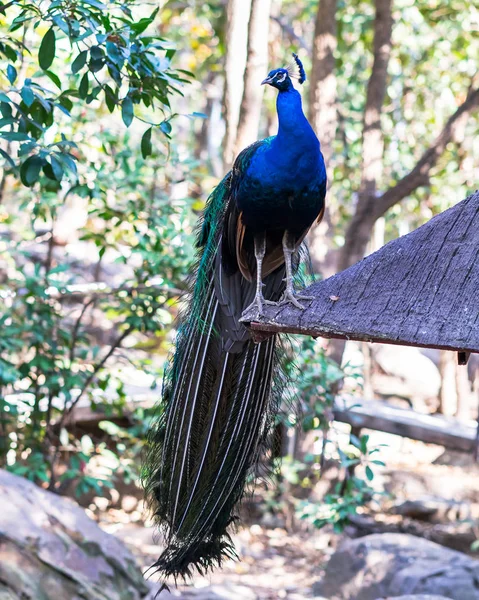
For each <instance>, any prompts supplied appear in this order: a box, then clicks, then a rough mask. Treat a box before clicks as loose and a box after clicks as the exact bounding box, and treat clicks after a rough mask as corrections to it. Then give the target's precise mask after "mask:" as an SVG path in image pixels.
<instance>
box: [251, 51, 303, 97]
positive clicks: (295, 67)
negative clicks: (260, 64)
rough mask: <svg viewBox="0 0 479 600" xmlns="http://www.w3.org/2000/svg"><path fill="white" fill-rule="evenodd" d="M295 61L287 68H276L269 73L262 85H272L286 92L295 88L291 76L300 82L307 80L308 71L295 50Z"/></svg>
mask: <svg viewBox="0 0 479 600" xmlns="http://www.w3.org/2000/svg"><path fill="white" fill-rule="evenodd" d="M293 58H294V63H293V64H291V65H289V67H287V68H282V69H274V70H273V71H270V72H269V73H268V77H266V79H263V81H262V82H261V85H265V84H266V83H267V84H268V85H271V86H272V87H274V88H276V89H277V90H279V91H280V92H286V91H287V90H290V89H292V88H293V82H292V81H291V78H294V79H297V80H298V81H299V83H304V82H305V81H306V73H305V72H304V67H303V63H302V62H301V61H300V59H299V57H298V55H297V54H294V52H293Z"/></svg>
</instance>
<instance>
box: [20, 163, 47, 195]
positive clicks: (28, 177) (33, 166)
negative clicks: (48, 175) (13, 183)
mask: <svg viewBox="0 0 479 600" xmlns="http://www.w3.org/2000/svg"><path fill="white" fill-rule="evenodd" d="M44 162H45V159H43V158H40V156H38V155H35V156H30V158H27V160H26V161H25V162H24V163H23V164H22V166H21V167H20V179H21V180H22V183H23V185H26V186H27V187H32V185H34V184H35V183H36V182H37V181H38V177H39V175H40V171H41V169H42V167H43V164H44Z"/></svg>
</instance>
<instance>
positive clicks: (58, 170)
mask: <svg viewBox="0 0 479 600" xmlns="http://www.w3.org/2000/svg"><path fill="white" fill-rule="evenodd" d="M50 162H51V165H52V171H53V174H54V175H55V179H56V180H57V181H61V180H62V178H63V167H62V165H61V163H60V161H59V160H58V158H57V157H56V156H55V155H54V154H52V155H51V156H50ZM50 272H51V271H50Z"/></svg>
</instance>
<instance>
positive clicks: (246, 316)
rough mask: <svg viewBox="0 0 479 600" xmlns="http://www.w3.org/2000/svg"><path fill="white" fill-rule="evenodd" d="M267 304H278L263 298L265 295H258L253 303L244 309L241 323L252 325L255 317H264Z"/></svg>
mask: <svg viewBox="0 0 479 600" xmlns="http://www.w3.org/2000/svg"><path fill="white" fill-rule="evenodd" d="M265 304H274V305H276V302H273V301H272V300H266V298H264V297H263V294H256V296H255V298H254V300H253V302H252V303H251V304H250V305H249V306H247V307H246V308H245V309H244V311H243V314H242V316H241V318H240V323H250V322H251V321H252V320H253V316H256V317H262V316H263V308H264V305H265ZM252 311H254V315H253V314H252Z"/></svg>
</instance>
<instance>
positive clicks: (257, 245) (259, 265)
mask: <svg viewBox="0 0 479 600" xmlns="http://www.w3.org/2000/svg"><path fill="white" fill-rule="evenodd" d="M265 254H266V235H265V234H264V233H261V234H257V235H255V237H254V256H255V258H256V294H255V297H254V300H253V302H252V303H251V304H250V305H249V306H248V307H247V308H246V309H245V310H244V311H243V314H246V313H247V312H248V311H250V310H251V309H252V308H257V309H258V314H259V315H260V316H261V315H262V314H263V306H264V305H265V304H276V302H272V301H271V300H266V299H265V297H264V296H263V285H264V284H263V259H264V257H265Z"/></svg>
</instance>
